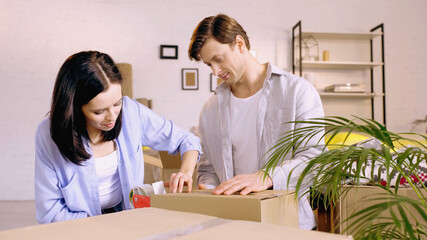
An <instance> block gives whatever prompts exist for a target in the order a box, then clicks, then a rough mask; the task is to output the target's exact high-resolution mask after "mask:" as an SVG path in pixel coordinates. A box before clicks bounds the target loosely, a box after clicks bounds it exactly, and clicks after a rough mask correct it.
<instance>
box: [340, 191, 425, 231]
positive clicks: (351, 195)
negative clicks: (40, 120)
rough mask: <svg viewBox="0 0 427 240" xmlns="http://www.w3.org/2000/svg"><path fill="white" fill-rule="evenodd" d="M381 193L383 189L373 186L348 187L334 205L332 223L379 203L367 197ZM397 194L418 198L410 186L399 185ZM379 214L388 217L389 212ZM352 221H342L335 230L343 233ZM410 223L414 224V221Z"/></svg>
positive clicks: (419, 217) (374, 196) (414, 212)
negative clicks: (345, 192) (333, 220)
mask: <svg viewBox="0 0 427 240" xmlns="http://www.w3.org/2000/svg"><path fill="white" fill-rule="evenodd" d="M344 188H347V187H344ZM381 193H385V190H383V189H381V188H379V187H375V186H359V187H357V188H356V187H353V188H351V189H349V190H348V192H347V194H346V195H345V196H342V197H341V199H340V201H339V204H338V205H337V206H336V207H335V211H334V215H335V216H334V218H335V223H334V225H339V222H340V221H343V220H345V219H347V218H348V217H350V216H351V215H352V214H353V213H355V212H357V211H360V210H362V209H365V208H367V207H369V206H372V205H374V204H377V203H379V202H378V201H375V200H367V197H369V199H372V198H376V197H384V196H381V195H378V194H381ZM398 194H399V195H401V196H405V197H408V198H412V199H419V198H418V196H417V195H416V193H415V192H414V190H413V189H412V188H405V187H400V188H399V190H398ZM410 210H411V211H412V213H413V214H415V216H418V215H417V214H418V212H416V211H414V209H411V208H410ZM395 212H398V211H397V210H396V211H395ZM381 216H384V217H385V216H387V217H390V214H389V212H384V213H383V214H382V215H381ZM418 219H421V216H418ZM410 220H411V219H410ZM412 220H413V219H412ZM353 222H354V220H350V221H346V222H344V223H343V224H341V225H339V226H338V229H337V231H336V232H337V233H344V231H343V230H344V229H346V228H347V227H348V226H349V225H351V224H352V223H353ZM412 223H413V224H414V222H412ZM345 233H346V234H348V233H349V231H346V232H345Z"/></svg>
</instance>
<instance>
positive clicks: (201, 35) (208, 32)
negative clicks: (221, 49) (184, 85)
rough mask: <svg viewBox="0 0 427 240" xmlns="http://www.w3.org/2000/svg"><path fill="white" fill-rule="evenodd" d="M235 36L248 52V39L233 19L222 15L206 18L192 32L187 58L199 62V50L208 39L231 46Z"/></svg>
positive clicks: (249, 47) (249, 46)
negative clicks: (239, 37) (240, 39)
mask: <svg viewBox="0 0 427 240" xmlns="http://www.w3.org/2000/svg"><path fill="white" fill-rule="evenodd" d="M237 35H240V36H242V37H243V38H244V39H245V44H246V47H247V48H248V50H250V49H251V45H250V43H249V37H248V36H247V35H246V32H245V30H244V29H243V27H242V26H240V24H239V23H238V22H237V21H236V20H235V19H234V18H231V17H229V16H227V15H224V14H218V15H216V16H210V17H206V18H205V19H203V20H202V21H201V22H200V23H199V25H197V27H196V28H195V29H194V31H193V35H192V36H191V42H190V46H189V47H188V56H189V57H190V60H193V59H194V60H196V61H200V55H199V53H200V49H201V48H202V47H203V45H204V44H205V42H206V41H207V40H208V39H209V38H210V37H213V38H214V39H215V40H217V41H218V42H220V43H223V44H230V46H233V45H234V43H235V40H236V36H237Z"/></svg>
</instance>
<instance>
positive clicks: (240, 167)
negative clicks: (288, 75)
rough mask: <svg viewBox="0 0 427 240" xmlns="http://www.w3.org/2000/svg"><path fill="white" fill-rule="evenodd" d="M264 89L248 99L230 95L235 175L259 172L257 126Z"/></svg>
mask: <svg viewBox="0 0 427 240" xmlns="http://www.w3.org/2000/svg"><path fill="white" fill-rule="evenodd" d="M261 93H262V89H261V90H259V91H258V92H257V93H255V94H254V95H252V96H250V97H248V98H237V97H235V96H234V95H233V93H230V95H231V96H230V114H231V119H230V120H231V146H232V152H233V164H234V175H239V174H249V173H254V172H258V170H259V166H258V165H259V164H258V147H257V139H256V124H257V116H258V108H259V101H260V99H261V96H262V94H261Z"/></svg>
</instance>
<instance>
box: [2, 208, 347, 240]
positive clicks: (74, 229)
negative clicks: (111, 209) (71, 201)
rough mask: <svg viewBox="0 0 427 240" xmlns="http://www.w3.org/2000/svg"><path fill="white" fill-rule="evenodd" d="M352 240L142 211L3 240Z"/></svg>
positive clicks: (19, 232) (10, 234)
mask: <svg viewBox="0 0 427 240" xmlns="http://www.w3.org/2000/svg"><path fill="white" fill-rule="evenodd" d="M175 237H176V238H177V239H298V240H313V239H316V240H341V239H343V240H344V239H351V238H348V237H347V236H341V235H338V234H330V233H320V232H315V231H306V230H300V229H297V228H290V227H282V226H278V225H272V224H263V223H255V222H247V221H233V220H226V219H220V218H215V217H211V216H206V215H201V214H194V213H184V212H176V211H168V210H164V209H157V208H140V209H134V210H129V211H122V212H118V213H111V214H106V215H100V216H95V217H89V218H84V219H77V220H71V221H64V222H57V223H51V224H43V225H35V226H31V227H25V228H18V229H13V230H6V231H1V232H0V239H8V240H22V239H43V240H51V239H52V240H53V239H55V240H56V239H63V240H68V239H73V240H74V239H83V240H84V239H90V240H93V239H103V240H108V239H127V240H131V239H145V240H147V239H171V238H175Z"/></svg>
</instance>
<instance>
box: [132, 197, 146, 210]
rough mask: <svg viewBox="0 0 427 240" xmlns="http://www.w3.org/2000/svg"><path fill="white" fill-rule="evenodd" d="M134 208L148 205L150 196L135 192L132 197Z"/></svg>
mask: <svg viewBox="0 0 427 240" xmlns="http://www.w3.org/2000/svg"><path fill="white" fill-rule="evenodd" d="M132 202H133V206H134V208H146V207H150V197H147V196H142V195H138V194H135V195H133V197H132Z"/></svg>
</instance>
